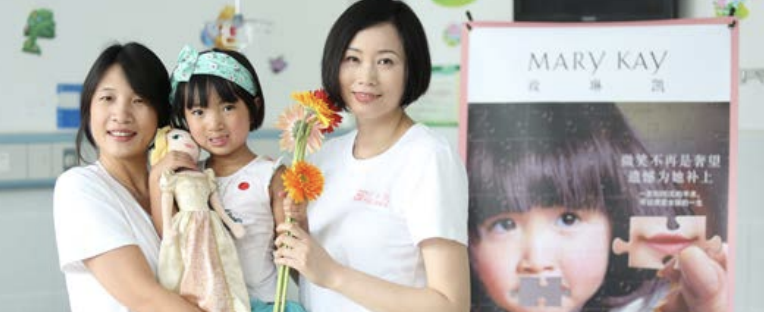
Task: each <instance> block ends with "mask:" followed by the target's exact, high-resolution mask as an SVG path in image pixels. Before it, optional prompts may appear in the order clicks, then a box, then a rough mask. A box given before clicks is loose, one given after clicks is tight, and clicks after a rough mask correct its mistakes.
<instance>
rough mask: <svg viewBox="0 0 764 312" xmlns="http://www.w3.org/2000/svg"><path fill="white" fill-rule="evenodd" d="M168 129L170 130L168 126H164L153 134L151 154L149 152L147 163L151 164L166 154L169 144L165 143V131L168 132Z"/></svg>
mask: <svg viewBox="0 0 764 312" xmlns="http://www.w3.org/2000/svg"><path fill="white" fill-rule="evenodd" d="M170 130H172V128H171V127H170V126H165V127H162V128H160V129H159V130H157V134H156V135H155V136H154V149H153V150H151V154H149V164H151V165H152V166H153V165H154V164H156V163H157V162H159V161H160V160H161V159H162V158H163V157H164V155H166V154H167V149H168V145H169V144H167V133H169V132H170Z"/></svg>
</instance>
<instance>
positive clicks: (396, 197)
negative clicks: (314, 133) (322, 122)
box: [300, 124, 468, 312]
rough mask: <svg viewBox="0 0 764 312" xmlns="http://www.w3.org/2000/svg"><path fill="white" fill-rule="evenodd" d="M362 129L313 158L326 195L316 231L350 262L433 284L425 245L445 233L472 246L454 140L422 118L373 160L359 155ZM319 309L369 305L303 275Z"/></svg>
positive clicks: (306, 301) (319, 204)
mask: <svg viewBox="0 0 764 312" xmlns="http://www.w3.org/2000/svg"><path fill="white" fill-rule="evenodd" d="M356 134H357V131H353V132H351V133H348V134H346V135H344V136H342V137H339V138H337V139H335V140H330V141H328V142H327V143H326V145H325V146H324V148H323V149H321V150H320V151H319V152H318V153H317V154H316V155H315V157H313V158H312V159H311V162H313V163H314V164H316V165H317V166H318V167H319V168H320V169H321V171H322V172H323V174H324V177H325V186H324V192H323V194H322V195H321V196H320V197H319V198H318V199H317V200H316V201H315V202H313V203H312V204H311V205H310V206H309V208H308V220H309V222H310V232H311V235H312V236H313V237H314V238H315V239H316V240H317V241H318V242H319V243H320V244H321V245H322V246H323V247H324V248H325V249H326V251H327V252H328V253H329V254H330V255H331V256H332V257H333V258H334V260H336V261H337V262H339V263H340V264H342V265H345V266H348V267H351V268H353V269H355V270H359V271H361V272H365V273H367V274H370V275H372V276H376V277H378V278H381V279H384V280H387V281H390V282H393V283H396V284H400V285H406V286H412V287H424V286H425V285H426V283H427V280H426V275H425V268H424V263H423V259H422V254H421V252H420V249H419V246H418V244H419V243H420V242H422V241H423V240H426V239H428V238H445V239H450V240H454V241H456V242H459V243H461V244H464V245H467V200H468V198H467V174H466V171H465V169H464V164H463V162H462V161H461V159H460V158H459V157H458V156H457V155H456V153H455V152H454V151H453V149H452V148H451V146H450V145H449V144H448V142H447V141H446V140H445V139H444V138H443V137H442V136H440V135H438V134H436V133H434V132H433V131H432V130H431V129H429V128H427V127H425V126H422V125H420V124H416V125H414V126H413V127H411V128H410V129H409V130H408V131H407V132H406V133H405V134H404V135H403V136H402V137H401V138H400V139H399V140H398V142H396V143H395V145H393V146H392V147H391V148H389V149H388V150H387V151H385V152H384V153H382V154H380V155H378V156H375V157H373V158H369V159H364V160H359V159H355V158H354V157H353V144H354V141H355V137H356ZM300 297H301V300H302V303H303V305H304V306H305V307H306V308H307V310H308V311H311V312H320V311H332V312H337V311H368V310H367V309H365V308H363V307H361V306H360V305H358V304H356V303H355V302H353V301H351V300H350V299H348V298H346V297H344V296H343V295H341V294H339V293H336V292H334V291H332V290H329V289H326V288H321V287H319V286H316V285H314V284H312V283H310V282H308V281H307V280H306V279H304V278H303V279H301V284H300Z"/></svg>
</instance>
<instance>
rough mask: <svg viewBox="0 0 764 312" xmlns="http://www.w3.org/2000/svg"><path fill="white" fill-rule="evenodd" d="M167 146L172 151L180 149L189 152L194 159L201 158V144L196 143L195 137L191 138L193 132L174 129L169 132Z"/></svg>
mask: <svg viewBox="0 0 764 312" xmlns="http://www.w3.org/2000/svg"><path fill="white" fill-rule="evenodd" d="M167 148H168V149H169V150H171V151H179V152H184V153H188V154H189V155H191V157H193V158H194V159H199V145H196V142H194V139H192V138H191V134H190V133H188V132H186V131H183V130H180V129H173V130H170V132H168V133H167Z"/></svg>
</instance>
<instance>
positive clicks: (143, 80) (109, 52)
mask: <svg viewBox="0 0 764 312" xmlns="http://www.w3.org/2000/svg"><path fill="white" fill-rule="evenodd" d="M114 65H118V66H120V67H121V68H122V71H123V72H124V73H125V77H126V78H127V82H128V83H129V84H130V87H132V88H133V91H135V93H136V94H138V95H139V96H141V97H142V98H144V99H145V100H146V101H147V102H148V103H149V105H150V106H151V107H152V108H153V109H154V111H155V112H156V114H157V128H159V127H162V126H165V125H167V124H169V121H170V105H169V100H168V96H169V95H170V80H169V77H168V75H167V69H166V68H165V66H164V64H162V61H161V60H160V59H159V57H157V55H156V54H154V52H152V51H151V50H149V49H148V48H146V47H145V46H143V45H142V44H140V43H136V42H130V43H127V44H124V45H122V44H113V45H111V46H109V47H108V48H106V49H105V50H104V51H103V52H101V54H100V55H99V56H98V58H97V59H96V60H95V62H94V63H93V65H92V66H91V67H90V71H88V74H87V77H85V82H84V83H83V86H82V94H81V96H80V126H79V129H78V130H77V136H76V139H75V145H76V152H77V158H78V159H79V161H80V162H85V161H86V160H85V159H84V157H83V150H82V144H83V141H84V140H87V141H88V143H90V145H91V146H93V147H95V148H96V150H97V149H98V146H96V144H95V141H94V140H93V133H92V132H91V129H90V116H91V114H90V108H91V104H92V100H93V95H94V94H95V92H96V88H97V87H98V84H99V83H100V82H101V80H102V79H103V77H104V75H105V74H106V71H107V70H109V68H111V67H112V66H114ZM146 148H147V150H148V146H147V147H146Z"/></svg>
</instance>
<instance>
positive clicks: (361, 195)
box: [353, 190, 390, 207]
mask: <svg viewBox="0 0 764 312" xmlns="http://www.w3.org/2000/svg"><path fill="white" fill-rule="evenodd" d="M353 200H354V201H357V202H363V203H366V204H369V205H373V206H379V207H387V205H388V204H390V194H387V193H375V192H373V191H369V190H358V192H356V193H355V196H353Z"/></svg>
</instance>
